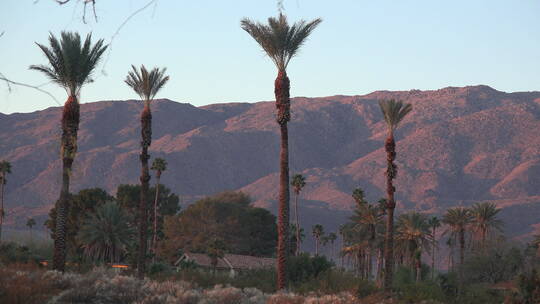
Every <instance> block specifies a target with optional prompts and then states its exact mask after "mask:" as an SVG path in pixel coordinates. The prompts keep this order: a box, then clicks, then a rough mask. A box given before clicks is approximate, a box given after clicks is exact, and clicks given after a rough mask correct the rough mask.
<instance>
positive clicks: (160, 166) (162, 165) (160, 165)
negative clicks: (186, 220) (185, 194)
mask: <svg viewBox="0 0 540 304" xmlns="http://www.w3.org/2000/svg"><path fill="white" fill-rule="evenodd" d="M150 169H152V170H154V171H156V198H155V199H154V236H153V237H152V244H153V252H154V255H155V253H156V246H157V220H158V214H157V213H158V199H159V188H160V187H159V186H160V185H159V181H160V179H161V173H163V171H165V170H167V161H166V160H164V159H163V158H159V157H158V158H156V159H154V161H153V162H152V167H151V168H150Z"/></svg>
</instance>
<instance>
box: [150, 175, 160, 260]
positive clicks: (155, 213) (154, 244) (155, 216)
mask: <svg viewBox="0 0 540 304" xmlns="http://www.w3.org/2000/svg"><path fill="white" fill-rule="evenodd" d="M160 178H161V172H160V171H158V172H157V174H156V198H155V200H154V236H153V238H152V251H153V253H154V260H155V257H156V248H157V219H158V217H157V216H158V214H157V212H158V208H157V207H158V198H159V180H160Z"/></svg>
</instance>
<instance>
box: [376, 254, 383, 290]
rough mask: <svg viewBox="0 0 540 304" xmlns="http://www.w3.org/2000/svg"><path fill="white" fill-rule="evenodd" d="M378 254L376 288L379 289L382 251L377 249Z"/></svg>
mask: <svg viewBox="0 0 540 304" xmlns="http://www.w3.org/2000/svg"><path fill="white" fill-rule="evenodd" d="M378 251H379V252H378V253H377V286H379V287H380V282H381V278H382V275H383V273H382V269H383V268H382V265H383V249H382V248H379V250H378Z"/></svg>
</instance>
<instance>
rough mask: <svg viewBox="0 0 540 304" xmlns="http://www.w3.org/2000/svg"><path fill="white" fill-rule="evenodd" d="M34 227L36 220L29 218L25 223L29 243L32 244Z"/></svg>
mask: <svg viewBox="0 0 540 304" xmlns="http://www.w3.org/2000/svg"><path fill="white" fill-rule="evenodd" d="M35 225H36V220H35V219H33V218H29V219H28V221H26V226H27V227H28V228H29V229H30V243H34V240H33V238H32V227H34V226H35Z"/></svg>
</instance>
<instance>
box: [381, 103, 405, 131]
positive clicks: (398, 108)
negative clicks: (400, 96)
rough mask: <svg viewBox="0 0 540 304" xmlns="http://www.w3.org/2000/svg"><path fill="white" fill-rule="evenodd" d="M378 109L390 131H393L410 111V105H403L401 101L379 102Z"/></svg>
mask: <svg viewBox="0 0 540 304" xmlns="http://www.w3.org/2000/svg"><path fill="white" fill-rule="evenodd" d="M379 107H380V108H381V112H382V113H383V116H384V120H385V121H386V124H387V126H388V129H389V130H390V131H394V130H395V129H396V128H397V127H398V125H399V123H400V122H401V121H402V120H403V118H405V116H407V114H409V113H410V112H411V111H412V105H411V104H409V103H403V101H401V100H398V101H396V100H394V99H390V100H380V101H379Z"/></svg>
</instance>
